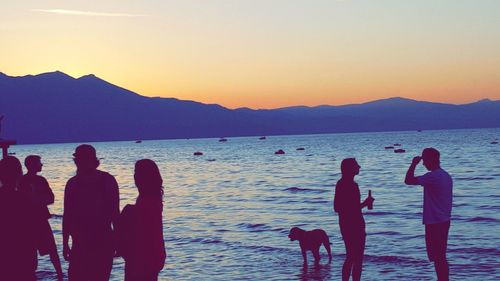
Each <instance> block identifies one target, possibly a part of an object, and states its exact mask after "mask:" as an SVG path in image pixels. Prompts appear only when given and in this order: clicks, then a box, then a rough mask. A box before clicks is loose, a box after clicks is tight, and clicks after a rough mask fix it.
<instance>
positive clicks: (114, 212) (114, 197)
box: [109, 176, 120, 228]
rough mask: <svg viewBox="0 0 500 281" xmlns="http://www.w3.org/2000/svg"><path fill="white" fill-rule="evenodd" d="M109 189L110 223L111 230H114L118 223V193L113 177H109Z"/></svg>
mask: <svg viewBox="0 0 500 281" xmlns="http://www.w3.org/2000/svg"><path fill="white" fill-rule="evenodd" d="M109 187H110V192H111V194H110V195H111V196H110V204H111V205H110V206H111V222H112V223H113V228H115V227H116V224H117V222H118V218H119V217H120V192H119V189H118V183H117V182H116V179H115V177H113V176H111V177H110V182H109Z"/></svg>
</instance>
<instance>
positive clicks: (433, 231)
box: [425, 221, 450, 261]
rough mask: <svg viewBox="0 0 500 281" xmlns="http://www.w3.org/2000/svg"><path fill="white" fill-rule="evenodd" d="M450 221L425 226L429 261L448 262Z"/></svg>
mask: <svg viewBox="0 0 500 281" xmlns="http://www.w3.org/2000/svg"><path fill="white" fill-rule="evenodd" d="M449 230H450V221H446V222H440V223H434V224H426V225H425V246H426V249H427V257H428V258H429V261H438V260H446V247H447V246H448V232H449Z"/></svg>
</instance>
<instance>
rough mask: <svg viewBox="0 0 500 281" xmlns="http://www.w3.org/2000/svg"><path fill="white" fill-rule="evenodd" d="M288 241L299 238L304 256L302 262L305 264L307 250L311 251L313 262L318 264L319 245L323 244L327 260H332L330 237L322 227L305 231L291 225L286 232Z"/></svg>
mask: <svg viewBox="0 0 500 281" xmlns="http://www.w3.org/2000/svg"><path fill="white" fill-rule="evenodd" d="M288 238H290V241H295V240H299V245H300V250H301V251H302V257H303V258H304V264H307V251H311V252H312V254H313V256H314V263H315V264H319V260H320V258H321V257H320V256H319V247H321V245H323V246H324V247H325V249H326V251H327V252H328V262H331V261H332V250H331V249H330V239H329V238H328V234H326V232H325V231H324V230H322V229H314V230H311V231H305V230H303V229H301V228H299V227H292V229H290V233H289V234H288Z"/></svg>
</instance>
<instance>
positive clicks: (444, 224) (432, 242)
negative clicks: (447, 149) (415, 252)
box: [405, 148, 453, 281]
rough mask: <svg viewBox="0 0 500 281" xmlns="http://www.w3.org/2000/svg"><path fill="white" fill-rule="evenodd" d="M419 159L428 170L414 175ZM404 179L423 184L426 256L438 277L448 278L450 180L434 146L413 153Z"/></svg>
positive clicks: (411, 182)
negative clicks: (447, 250) (418, 153)
mask: <svg viewBox="0 0 500 281" xmlns="http://www.w3.org/2000/svg"><path fill="white" fill-rule="evenodd" d="M420 160H423V164H424V166H425V168H427V170H429V172H428V173H426V174H425V175H423V176H419V177H415V168H416V167H417V165H418V164H419V163H420ZM405 183H406V184H407V185H422V186H423V187H424V212H423V223H424V224H425V245H426V248H427V256H428V257H429V260H430V261H431V262H434V267H435V270H436V275H437V278H438V281H448V280H449V267H448V261H447V260H446V247H447V244H448V232H449V230H450V220H451V206H452V200H453V181H452V179H451V176H450V175H449V174H448V173H447V172H446V171H445V170H443V169H442V168H441V166H440V160H439V151H437V149H435V148H426V149H424V150H423V152H422V157H420V156H416V157H414V158H413V161H412V163H411V165H410V167H409V168H408V172H406V178H405Z"/></svg>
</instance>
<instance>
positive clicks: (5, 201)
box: [0, 156, 37, 281]
mask: <svg viewBox="0 0 500 281" xmlns="http://www.w3.org/2000/svg"><path fill="white" fill-rule="evenodd" d="M22 176H23V168H22V166H21V162H20V161H19V159H17V158H16V157H14V156H7V157H5V158H4V159H2V160H1V161H0V229H1V231H0V280H26V281H29V280H36V276H35V270H36V267H37V252H36V251H37V247H36V230H37V229H36V227H35V225H36V218H37V217H36V215H35V213H34V210H33V208H32V204H31V202H29V200H27V199H26V198H24V196H22V194H21V193H20V192H18V185H19V181H20V179H21V177H22Z"/></svg>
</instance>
